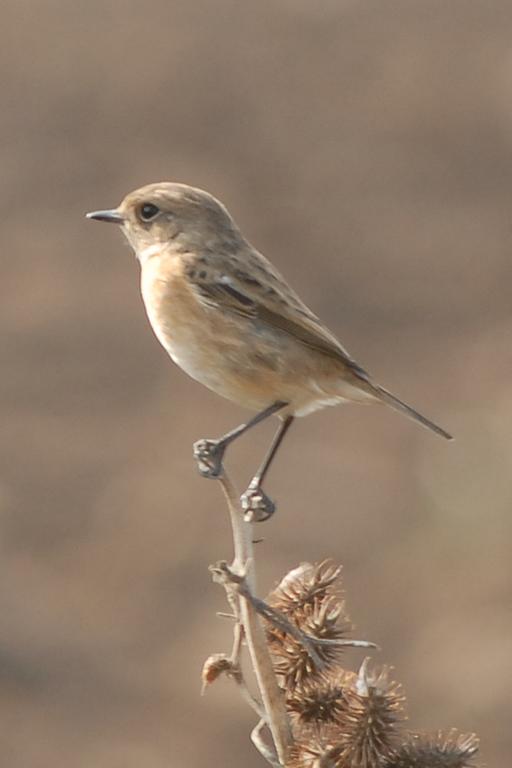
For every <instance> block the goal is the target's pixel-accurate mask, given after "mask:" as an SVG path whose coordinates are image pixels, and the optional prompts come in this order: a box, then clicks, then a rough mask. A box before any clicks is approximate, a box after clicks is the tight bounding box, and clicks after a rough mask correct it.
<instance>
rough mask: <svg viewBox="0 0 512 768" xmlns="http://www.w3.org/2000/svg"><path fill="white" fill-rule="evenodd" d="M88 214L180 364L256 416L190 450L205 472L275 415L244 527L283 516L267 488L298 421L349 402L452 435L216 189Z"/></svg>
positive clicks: (152, 187) (147, 194) (153, 194)
mask: <svg viewBox="0 0 512 768" xmlns="http://www.w3.org/2000/svg"><path fill="white" fill-rule="evenodd" d="M86 216H87V218H89V219H95V220H98V221H103V222H109V223H113V224H117V225H119V226H120V227H121V230H122V231H123V233H124V235H125V236H126V238H127V240H128V242H129V244H130V245H131V247H132V249H133V251H134V252H135V255H136V258H137V259H138V261H139V263H140V273H141V293H142V299H143V302H144V305H145V308H146V312H147V315H148V318H149V321H150V324H151V326H152V328H153V331H154V333H155V335H156V337H157V338H158V340H159V342H160V343H161V344H162V346H163V347H164V349H165V350H166V351H167V352H168V354H169V356H170V357H171V359H172V360H173V361H174V363H176V364H177V365H178V366H179V367H180V368H182V369H183V371H185V372H186V373H187V374H188V375H189V376H191V377H192V378H193V379H195V380H196V381H198V382H200V383H201V384H203V385H205V386H206V387H208V388H209V389H210V390H213V391H214V392H216V393H217V394H219V395H221V396H223V397H225V398H227V399H228V400H231V401H232V402H234V403H236V404H238V405H240V406H243V407H244V408H246V409H248V410H250V411H252V412H254V413H255V415H254V416H253V417H252V418H250V419H248V420H247V421H245V422H244V423H242V424H240V425H239V426H237V427H236V428H234V429H232V430H231V431H229V432H227V433H226V434H225V435H223V436H222V437H220V438H218V439H202V440H198V441H197V442H196V443H195V444H194V455H195V458H196V460H197V462H198V468H199V472H200V473H201V475H203V476H204V477H210V478H218V477H219V476H221V475H222V472H223V459H224V454H225V451H226V449H227V447H228V445H230V444H231V443H232V442H233V441H234V440H235V439H237V438H238V437H240V436H241V435H242V434H244V433H245V432H247V431H248V430H249V429H251V428H252V427H254V426H255V425H256V424H258V423H260V422H262V421H263V420H264V419H267V418H269V417H270V416H272V415H274V414H276V415H277V416H278V418H279V422H280V423H279V427H278V429H277V431H276V433H275V435H274V438H273V440H272V443H271V445H270V448H269V450H268V452H267V454H266V456H265V457H264V459H263V461H262V463H261V465H260V466H259V468H258V470H257V472H256V473H255V475H254V477H253V478H252V480H251V482H250V483H249V486H248V488H247V490H246V491H245V492H244V493H243V494H242V497H241V505H242V509H243V511H244V515H245V519H246V520H250V521H252V522H259V521H262V520H266V519H268V518H269V517H270V516H271V515H272V514H273V512H274V511H275V503H274V502H273V501H272V499H271V498H270V497H269V496H268V495H267V494H266V492H265V491H264V490H263V487H262V486H263V481H264V479H265V477H266V475H267V473H268V470H269V468H270V465H271V463H272V461H273V459H274V457H275V455H276V453H277V450H278V448H279V446H280V445H281V443H282V441H283V438H284V437H285V435H286V433H287V432H288V430H289V428H290V426H291V424H292V422H293V421H294V419H295V418H296V417H301V416H306V415H308V414H310V413H312V412H314V411H317V410H319V409H321V408H324V407H326V406H332V405H338V404H340V403H345V402H351V403H360V404H367V403H368V404H369V403H384V404H385V405H388V406H391V408H393V409H395V410H397V411H400V412H401V413H404V414H405V415H406V416H408V417H410V418H412V419H413V420H415V421H416V422H418V423H419V424H421V425H423V426H424V427H427V428H428V429H429V430H431V431H432V432H434V433H436V434H437V435H440V436H441V437H443V438H445V439H447V440H451V439H452V436H451V435H450V434H449V433H448V432H446V431H445V430H444V429H442V428H441V427H440V426H438V425H437V424H435V423H434V422H433V421H430V419H427V418H426V417H425V416H423V415H422V414H421V413H419V412H418V411H416V410H415V409H414V408H412V407H411V406H409V405H407V404H406V403H405V402H403V401H402V400H400V399H398V397H396V396H395V395H394V394H392V393H391V392H390V391H389V390H387V389H385V388H384V387H382V386H381V385H380V384H377V383H376V382H375V381H373V379H372V378H371V377H370V375H369V374H368V373H367V372H366V370H365V369H364V368H362V367H361V366H360V365H359V363H357V362H356V361H355V359H354V358H353V357H352V356H351V355H350V354H349V353H348V352H347V350H346V349H345V347H344V346H342V344H341V343H340V342H339V341H338V339H337V337H336V336H335V335H334V334H333V333H332V332H331V331H330V330H329V329H328V328H327V327H326V326H325V325H324V324H323V323H322V321H321V320H320V319H319V318H318V317H317V315H316V314H314V313H313V312H312V311H311V310H310V309H309V308H308V307H307V306H306V304H305V303H304V302H303V301H302V300H301V299H300V297H299V296H298V294H297V293H296V292H295V291H294V290H293V288H291V287H290V285H289V284H288V282H287V280H286V279H285V278H284V277H283V276H282V275H281V273H280V272H279V271H278V270H277V269H276V268H275V267H274V266H273V264H272V263H271V262H270V261H269V260H268V259H267V258H266V257H265V256H264V255H263V254H261V253H260V252H259V251H258V250H256V248H254V247H253V246H252V245H251V243H249V241H248V240H247V239H246V238H245V237H244V235H243V234H242V232H241V230H240V229H239V227H238V225H237V224H236V223H235V220H234V219H233V217H232V216H231V214H230V213H229V211H228V210H227V208H226V207H225V206H224V205H223V204H222V203H221V202H220V201H219V200H217V199H216V198H215V197H214V196H213V195H211V194H210V193H208V192H206V191H204V190H202V189H199V188H196V187H192V186H189V185H187V184H181V183H177V182H157V183H154V184H148V185H146V186H143V187H141V188H139V189H136V190H135V191H133V192H130V193H129V194H128V195H127V196H126V197H125V198H124V199H123V200H122V202H121V203H120V205H119V206H118V207H117V208H114V209H106V210H98V211H92V212H91V213H88V214H86Z"/></svg>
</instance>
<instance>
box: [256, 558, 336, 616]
mask: <svg viewBox="0 0 512 768" xmlns="http://www.w3.org/2000/svg"><path fill="white" fill-rule="evenodd" d="M340 573H341V566H340V565H334V564H333V563H331V562H330V561H328V560H324V561H323V562H322V563H316V564H315V565H312V564H311V563H302V564H301V565H299V566H298V567H297V568H294V569H293V571H290V572H289V573H287V574H286V576H285V577H284V579H283V580H282V581H281V582H280V584H279V585H278V586H277V587H276V589H274V590H273V591H272V592H271V593H270V595H269V596H268V602H269V603H270V605H272V606H273V607H274V608H277V610H279V611H282V612H283V613H286V614H287V615H288V614H294V613H296V612H297V611H300V610H302V609H303V608H304V607H305V606H307V605H310V606H311V605H313V604H315V603H318V602H322V601H323V600H325V599H326V598H328V597H337V598H341V594H342V592H341V584H340Z"/></svg>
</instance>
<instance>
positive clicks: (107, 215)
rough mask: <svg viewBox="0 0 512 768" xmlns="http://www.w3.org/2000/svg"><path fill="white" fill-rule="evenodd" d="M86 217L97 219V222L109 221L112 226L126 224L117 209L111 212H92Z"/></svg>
mask: <svg viewBox="0 0 512 768" xmlns="http://www.w3.org/2000/svg"><path fill="white" fill-rule="evenodd" d="M85 217H86V218H87V219H96V221H108V222H109V223H110V224H122V223H123V222H124V218H123V217H122V216H121V214H120V213H119V211H116V210H115V208H114V209H112V210H111V211H91V213H86V214H85Z"/></svg>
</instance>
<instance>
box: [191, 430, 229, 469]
mask: <svg viewBox="0 0 512 768" xmlns="http://www.w3.org/2000/svg"><path fill="white" fill-rule="evenodd" d="M225 450H226V445H225V443H223V442H222V440H206V439H203V440H198V441H197V442H196V443H194V458H195V460H196V461H197V468H198V469H199V473H200V474H201V475H202V476H203V477H211V478H216V477H220V476H221V475H222V470H223V466H222V459H223V457H224V452H225Z"/></svg>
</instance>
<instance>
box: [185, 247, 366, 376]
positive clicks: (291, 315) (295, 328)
mask: <svg viewBox="0 0 512 768" xmlns="http://www.w3.org/2000/svg"><path fill="white" fill-rule="evenodd" d="M255 255H256V256H257V257H258V261H257V262H256V264H257V266H258V267H259V269H256V270H255V269H254V263H253V264H252V267H253V268H251V263H250V262H249V264H248V265H247V266H245V265H241V264H240V263H238V264H237V265H236V268H235V269H233V268H232V265H230V268H229V270H227V269H222V265H221V264H217V265H212V266H210V268H209V269H206V270H202V271H199V272H198V271H195V272H194V274H193V279H192V280H191V282H192V284H193V287H194V289H195V291H196V295H197V296H198V297H199V298H200V300H201V301H202V302H203V303H205V304H206V305H207V306H210V307H214V308H216V309H221V310H222V311H226V312H233V313H236V314H238V315H242V316H243V317H247V318H252V319H254V320H257V321H259V322H261V323H264V324H265V325H268V326H269V327H271V328H275V329H278V330H280V331H283V332H284V333H287V334H289V335H290V336H292V337H293V338H294V339H296V340H297V341H298V342H300V343H301V344H304V345H305V346H307V347H310V348H311V349H315V350H317V351H318V352H321V353H323V354H325V355H329V356H330V357H333V358H335V359H337V360H339V361H340V362H342V363H344V364H345V366H347V367H348V368H349V369H351V370H352V372H353V373H354V374H355V375H356V377H357V378H361V379H363V380H365V381H367V380H368V375H367V373H366V372H365V371H364V370H363V369H362V368H361V367H360V366H359V365H358V364H357V363H356V362H355V361H354V360H353V359H352V357H351V356H350V355H349V353H348V352H347V351H346V350H345V349H344V348H343V347H342V345H341V344H340V342H339V341H338V339H337V338H336V337H335V336H334V335H333V334H332V333H331V332H330V331H329V330H328V329H327V328H326V327H325V326H324V325H323V324H322V322H321V321H320V320H319V319H318V317H316V315H314V314H313V312H311V310H310V309H308V307H307V306H306V305H305V304H304V303H303V302H302V301H301V299H300V298H299V297H298V296H297V294H296V293H295V292H294V291H293V290H292V289H291V288H290V287H289V286H288V284H287V283H286V281H285V279H284V278H283V277H282V276H281V275H280V274H279V273H278V272H277V270H275V268H274V267H273V266H272V265H271V264H270V262H268V261H267V260H266V259H264V257H263V256H261V254H259V253H258V254H255Z"/></svg>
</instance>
